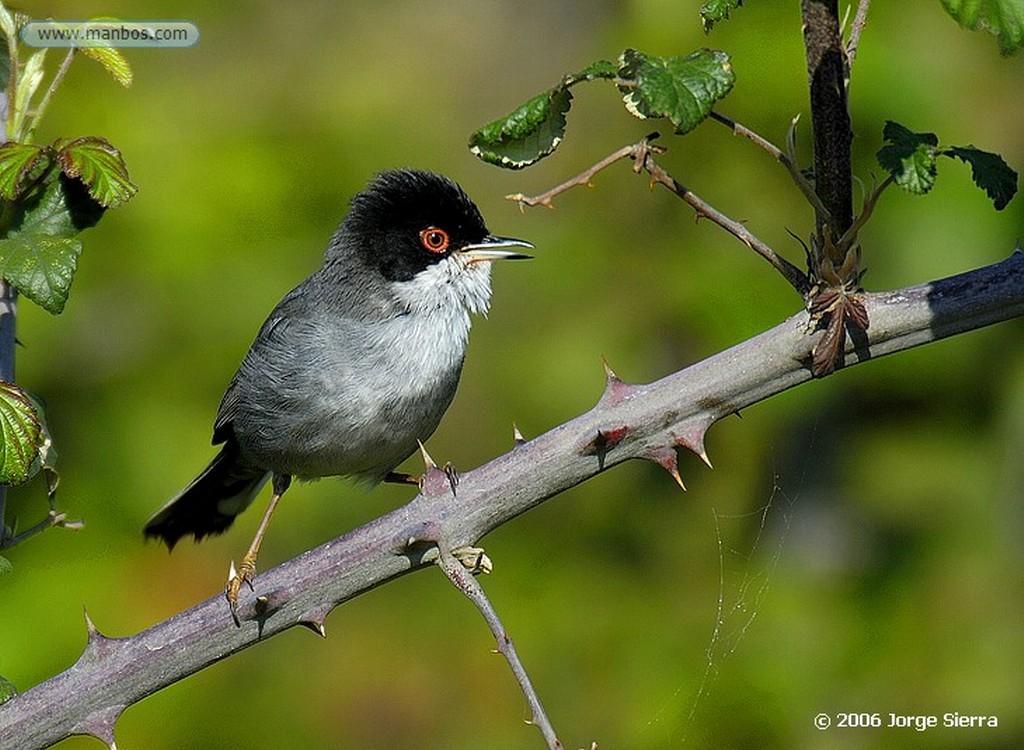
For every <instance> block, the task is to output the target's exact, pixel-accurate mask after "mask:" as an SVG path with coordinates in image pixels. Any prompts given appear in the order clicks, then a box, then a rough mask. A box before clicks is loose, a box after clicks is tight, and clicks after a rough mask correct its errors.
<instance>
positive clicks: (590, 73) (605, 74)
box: [563, 60, 619, 85]
mask: <svg viewBox="0 0 1024 750" xmlns="http://www.w3.org/2000/svg"><path fill="white" fill-rule="evenodd" d="M618 74H619V66H618V65H616V64H615V63H613V62H612V61H611V60H598V61H597V62H593V63H591V64H590V65H588V66H587V67H585V68H584V69H583V70H581V71H580V72H579V73H573V74H572V75H568V76H566V77H565V80H564V81H563V83H565V84H567V85H572V84H574V83H578V82H579V81H592V80H594V79H595V78H615V77H616V76H617V75H618Z"/></svg>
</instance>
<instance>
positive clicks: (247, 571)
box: [224, 555, 256, 627]
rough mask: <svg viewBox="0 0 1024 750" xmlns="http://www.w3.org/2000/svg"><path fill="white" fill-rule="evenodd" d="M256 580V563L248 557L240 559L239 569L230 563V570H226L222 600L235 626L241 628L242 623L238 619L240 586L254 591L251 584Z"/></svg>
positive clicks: (232, 562) (233, 563)
mask: <svg viewBox="0 0 1024 750" xmlns="http://www.w3.org/2000/svg"><path fill="white" fill-rule="evenodd" d="M255 578H256V561H255V560H251V559H249V555H246V556H245V557H243V558H242V564H241V566H240V567H239V569H237V570H236V569H235V561H234V560H232V561H231V568H230V570H228V582H227V584H226V585H225V586H224V598H225V599H227V600H228V606H229V607H230V608H231V619H233V620H234V621H235V625H237V626H239V627H241V625H242V622H241V620H239V619H238V593H239V591H241V589H242V584H243V583H245V584H248V585H249V590H250V591H255V590H256V589H255V588H254V587H253V585H252V582H253V579H255Z"/></svg>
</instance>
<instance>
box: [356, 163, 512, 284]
mask: <svg viewBox="0 0 1024 750" xmlns="http://www.w3.org/2000/svg"><path fill="white" fill-rule="evenodd" d="M339 239H341V242H342V244H344V245H346V246H347V247H345V249H344V251H346V252H348V253H357V254H359V255H360V256H361V260H363V261H364V262H365V263H366V264H367V266H369V267H376V268H377V269H379V271H380V272H381V274H382V275H383V276H384V278H385V279H387V280H388V281H409V280H410V279H412V278H413V277H415V276H416V274H418V273H419V272H420V271H422V270H424V269H425V268H427V267H429V266H431V265H433V264H435V263H438V262H439V261H441V260H444V259H445V258H447V257H449V256H450V255H451V254H452V253H455V252H459V251H463V250H466V249H467V247H469V246H474V247H477V246H483V247H491V248H497V247H508V246H511V245H518V246H522V247H528V246H529V244H528V243H525V242H520V241H518V240H505V239H504V238H498V237H492V236H491V235H490V234H489V233H488V231H487V226H486V225H485V224H484V220H483V217H482V216H481V215H480V211H479V210H478V209H477V207H476V205H474V203H473V201H472V200H470V198H469V196H468V195H466V193H465V191H464V190H463V189H462V188H461V187H459V186H458V185H457V184H455V183H454V182H452V181H451V180H449V179H448V178H447V177H442V176H441V175H437V174H433V173H431V172H424V171H421V170H416V169H396V170H390V171H386V172H381V173H380V174H378V175H377V176H376V177H374V178H373V179H372V180H371V181H370V183H369V184H368V185H367V186H366V189H364V190H363V191H362V192H360V193H358V194H356V195H355V197H353V198H352V202H351V206H350V209H349V213H348V216H346V217H345V220H344V222H342V225H341V228H340V230H339ZM338 249H341V248H338ZM497 257H524V256H521V254H517V253H497V252H491V253H490V254H489V256H488V257H483V256H481V257H480V259H481V260H494V259H496V258H497Z"/></svg>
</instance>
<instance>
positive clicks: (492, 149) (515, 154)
mask: <svg viewBox="0 0 1024 750" xmlns="http://www.w3.org/2000/svg"><path fill="white" fill-rule="evenodd" d="M571 104H572V93H571V92H570V91H569V89H568V87H567V85H565V84H562V85H559V86H556V87H555V88H553V89H551V90H550V91H545V92H544V93H542V94H538V95H537V96H535V97H533V98H532V99H530V100H529V101H527V102H526V103H525V104H523V105H522V106H520V107H519V108H518V109H516V110H515V111H513V112H512V113H511V114H509V115H507V116H505V117H501V118H499V119H497V120H495V121H494V122H491V123H489V124H487V125H485V126H484V127H482V128H480V129H479V130H478V131H476V132H475V133H473V135H471V136H470V138H469V150H470V151H471V152H472V153H473V154H475V155H476V156H478V157H480V158H481V159H483V160H484V161H485V162H488V163H489V164H496V165H498V166H499V167H506V168H508V169H521V168H522V167H526V166H529V165H530V164H533V163H535V162H537V161H539V160H540V159H543V158H544V157H545V156H547V155H549V154H550V153H551V152H553V151H554V150H555V149H556V148H557V147H558V144H559V142H560V141H561V140H562V138H563V136H564V135H565V113H566V112H568V111H569V107H570V106H571Z"/></svg>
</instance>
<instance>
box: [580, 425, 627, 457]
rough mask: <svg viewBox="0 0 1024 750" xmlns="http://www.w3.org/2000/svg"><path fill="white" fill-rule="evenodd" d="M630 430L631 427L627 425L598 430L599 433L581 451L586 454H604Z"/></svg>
mask: <svg viewBox="0 0 1024 750" xmlns="http://www.w3.org/2000/svg"><path fill="white" fill-rule="evenodd" d="M629 432H630V429H629V427H628V426H627V425H620V426H619V427H610V428H608V429H603V430H598V431H597V435H595V436H594V438H593V439H592V440H591V441H590V442H589V443H587V444H586V445H585V446H584V447H583V450H582V451H581V453H583V455H585V456H603V455H604V454H606V453H607V452H608V451H610V450H611V449H612V448H614V447H615V446H616V445H618V444H619V443H621V442H622V440H623V438H625V437H626V436H627V435H628V434H629Z"/></svg>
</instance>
